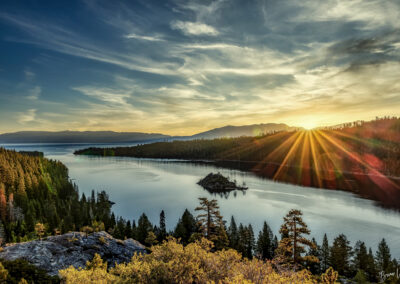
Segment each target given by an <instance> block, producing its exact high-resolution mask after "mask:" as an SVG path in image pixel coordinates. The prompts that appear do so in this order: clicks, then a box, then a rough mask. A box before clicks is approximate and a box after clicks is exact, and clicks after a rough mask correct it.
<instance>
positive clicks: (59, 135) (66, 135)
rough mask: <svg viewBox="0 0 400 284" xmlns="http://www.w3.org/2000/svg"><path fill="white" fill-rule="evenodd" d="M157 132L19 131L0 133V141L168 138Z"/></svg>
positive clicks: (54, 141) (89, 141) (51, 141)
mask: <svg viewBox="0 0 400 284" xmlns="http://www.w3.org/2000/svg"><path fill="white" fill-rule="evenodd" d="M169 137H170V136H168V135H163V134H159V133H141V132H113V131H84V132H81V131H60V132H48V131H21V132H15V133H5V134H0V143H125V142H140V141H146V140H157V139H164V138H169Z"/></svg>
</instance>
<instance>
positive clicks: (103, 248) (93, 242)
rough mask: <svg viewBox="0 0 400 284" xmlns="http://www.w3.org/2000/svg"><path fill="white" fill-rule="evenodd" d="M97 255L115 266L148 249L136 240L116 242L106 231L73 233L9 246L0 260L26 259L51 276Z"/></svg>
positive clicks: (79, 264)
mask: <svg viewBox="0 0 400 284" xmlns="http://www.w3.org/2000/svg"><path fill="white" fill-rule="evenodd" d="M96 253H97V254H99V255H100V256H101V257H102V259H103V260H104V261H106V262H107V263H108V265H109V266H111V267H112V266H114V265H115V263H122V262H129V261H130V260H131V258H132V256H133V255H134V254H135V253H146V249H145V247H144V246H143V245H142V244H141V243H139V242H138V241H136V240H133V239H127V240H118V239H114V238H113V237H112V236H111V235H110V234H108V233H106V232H96V233H93V234H91V235H88V236H86V234H85V233H82V232H70V233H67V234H64V235H59V236H50V237H47V238H45V239H43V240H35V241H30V242H24V243H15V244H8V245H6V246H5V247H3V250H2V251H0V259H4V260H9V261H12V260H16V259H24V260H26V261H27V262H29V263H30V264H33V265H35V266H37V267H39V268H41V269H43V270H45V271H47V272H48V274H49V275H58V271H59V270H61V269H65V268H67V267H69V266H71V265H72V266H74V267H75V268H78V267H85V265H86V262H87V261H91V260H92V259H93V256H94V255H95V254H96Z"/></svg>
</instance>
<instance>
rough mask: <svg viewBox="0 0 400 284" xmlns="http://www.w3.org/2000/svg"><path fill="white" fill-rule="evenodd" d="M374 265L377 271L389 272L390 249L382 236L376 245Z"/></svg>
mask: <svg viewBox="0 0 400 284" xmlns="http://www.w3.org/2000/svg"><path fill="white" fill-rule="evenodd" d="M375 259H376V265H377V268H378V270H379V271H384V272H385V273H387V272H389V268H390V264H391V263H390V262H391V261H390V260H391V255H390V249H389V246H388V245H387V243H386V240H385V239H384V238H383V239H382V241H381V242H380V243H379V245H378V250H377V251H376V257H375Z"/></svg>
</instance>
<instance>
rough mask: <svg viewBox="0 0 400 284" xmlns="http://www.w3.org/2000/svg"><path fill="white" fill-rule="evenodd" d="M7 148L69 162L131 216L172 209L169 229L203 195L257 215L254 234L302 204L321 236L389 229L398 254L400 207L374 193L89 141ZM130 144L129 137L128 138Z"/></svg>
mask: <svg viewBox="0 0 400 284" xmlns="http://www.w3.org/2000/svg"><path fill="white" fill-rule="evenodd" d="M2 146H3V147H5V148H8V149H15V150H17V151H21V150H27V151H31V150H37V151H42V152H44V153H45V156H46V157H47V158H51V159H57V160H60V161H61V162H63V163H64V164H65V165H66V166H67V167H68V168H69V174H70V178H71V179H73V182H75V183H76V184H77V185H78V186H79V190H80V192H81V193H82V192H84V193H85V194H86V195H87V196H88V195H89V194H90V192H91V190H92V189H94V190H97V191H100V190H106V191H107V192H108V194H109V195H110V199H111V200H112V201H114V202H115V203H116V204H115V205H114V206H113V211H114V212H115V214H116V215H118V216H122V217H124V218H126V219H131V220H132V219H135V220H137V219H138V217H139V216H140V214H142V213H143V212H145V213H146V214H147V215H148V216H149V218H150V220H151V221H152V222H153V223H157V224H158V222H159V214H160V211H161V210H164V211H165V213H166V222H167V227H168V229H173V227H174V226H175V224H176V223H177V220H178V218H179V217H180V216H181V215H182V213H183V211H184V210H185V208H187V209H189V210H190V211H191V212H192V213H193V214H195V212H194V208H195V207H196V206H197V205H198V197H208V198H215V199H217V200H218V202H219V205H220V208H221V214H222V215H223V216H224V218H225V220H227V221H228V225H229V221H230V218H231V216H232V215H233V216H234V217H235V219H236V222H237V223H239V222H242V223H244V224H248V223H251V224H252V226H253V228H254V230H255V234H256V235H257V234H258V231H259V230H260V229H261V227H262V223H263V222H264V220H266V221H267V222H268V224H269V225H270V226H271V228H272V230H273V232H274V234H277V233H278V231H279V227H280V225H281V224H282V218H283V216H284V215H285V214H286V213H287V212H288V211H289V210H290V209H292V208H296V209H301V210H302V211H303V213H304V220H305V221H306V223H307V224H308V226H309V228H310V230H311V236H312V237H315V238H316V240H317V242H318V243H319V244H321V242H322V237H323V235H324V233H327V235H328V238H329V240H330V244H331V243H332V240H333V238H334V237H335V236H337V235H338V234H339V233H344V234H345V235H346V236H347V237H348V238H349V240H350V241H351V243H352V245H354V243H355V242H356V241H357V240H362V241H365V242H366V244H367V246H371V247H372V249H373V251H375V250H376V248H377V244H378V242H379V241H380V240H381V239H382V238H383V237H384V238H385V239H386V240H387V242H388V244H389V247H390V249H391V253H392V257H396V258H399V257H400V213H399V212H397V211H393V210H388V209H384V208H381V207H378V206H376V205H375V204H374V202H373V201H370V200H366V199H361V198H358V197H357V196H356V195H353V194H351V193H348V192H343V191H335V190H323V189H318V188H309V187H301V186H295V185H290V184H283V183H277V182H273V181H270V180H266V179H262V178H259V177H257V176H255V175H254V174H252V173H247V172H241V171H237V170H229V169H226V168H218V167H216V166H214V165H212V164H194V163H190V162H182V161H173V160H168V161H166V160H154V159H152V160H150V159H136V158H122V157H88V156H74V155H73V151H74V150H76V149H81V148H86V147H89V146H96V147H107V146H112V147H115V146H118V145H115V144H113V145H110V144H106V145H100V144H96V145H89V144H29V145H28V144H18V145H2ZM124 146H126V145H124ZM210 172H221V173H222V174H223V175H225V176H229V177H230V178H231V179H232V180H233V179H235V180H237V182H238V183H239V184H241V183H242V182H245V183H246V186H247V187H248V188H249V189H248V190H247V191H246V192H244V193H242V192H237V193H236V194H233V193H232V192H231V193H230V194H229V196H224V197H221V196H218V195H217V196H214V195H212V194H210V193H208V192H207V191H205V190H204V189H203V188H202V187H201V186H199V185H197V184H196V183H197V182H198V181H199V179H200V178H202V177H204V176H205V175H207V174H208V173H210Z"/></svg>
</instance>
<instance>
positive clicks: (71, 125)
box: [0, 0, 400, 135]
mask: <svg viewBox="0 0 400 284" xmlns="http://www.w3.org/2000/svg"><path fill="white" fill-rule="evenodd" d="M399 19H400V1H398V0H343V1H339V0H324V1H310V0H302V1H298V0H292V1H286V0H280V1H277V0H276V1H271V0H264V1H263V0H248V1H243V0H217V1H206V0H204V1H187V0H186V1H180V0H177V1H175V0H172V1H168V0H165V1H161V0H160V1H150V0H143V1H134V0H115V1H106V0H105V1H95V0H79V1H74V0H69V1H45V0H36V1H34V0H32V1H23V0H21V1H8V0H2V1H0V54H1V56H0V133H4V132H15V131H22V130H49V131H59V130H92V131H95V130H113V131H140V132H152V133H164V134H171V135H190V134H194V133H198V132H201V131H205V130H209V129H211V128H215V127H221V126H224V125H246V124H258V123H270V122H275V123H287V124H289V125H292V126H303V127H307V128H309V127H314V126H326V125H335V124H338V123H342V122H348V121H355V120H370V119H374V118H375V117H376V116H385V115H389V116H399V115H400V20H399Z"/></svg>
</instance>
